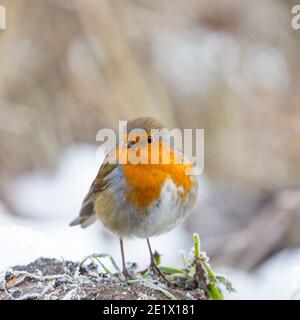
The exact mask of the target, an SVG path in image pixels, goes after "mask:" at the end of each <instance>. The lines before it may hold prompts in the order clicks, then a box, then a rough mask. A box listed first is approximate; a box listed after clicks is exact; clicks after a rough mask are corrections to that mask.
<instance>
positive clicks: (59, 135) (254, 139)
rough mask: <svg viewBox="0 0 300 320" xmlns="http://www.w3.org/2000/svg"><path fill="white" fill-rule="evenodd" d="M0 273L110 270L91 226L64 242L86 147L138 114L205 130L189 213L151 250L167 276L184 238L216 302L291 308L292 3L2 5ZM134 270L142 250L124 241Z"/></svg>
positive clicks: (107, 245)
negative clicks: (214, 286) (44, 263)
mask: <svg viewBox="0 0 300 320" xmlns="http://www.w3.org/2000/svg"><path fill="white" fill-rule="evenodd" d="M1 4H2V5H4V6H5V8H6V12H7V29H6V30H0V268H1V269H3V268H6V267H9V266H11V265H14V264H20V263H28V262H30V261H32V260H33V259H35V258H38V257H39V256H54V257H63V258H65V259H68V258H71V259H76V260H79V259H81V258H83V256H85V255H87V254H89V253H93V252H105V251H106V252H109V253H111V254H112V255H114V256H115V257H116V258H117V259H119V250H118V241H117V239H116V238H115V237H114V236H113V235H111V234H110V233H108V232H107V231H105V230H104V229H103V228H102V227H101V225H100V224H97V225H95V226H93V227H91V228H90V229H88V230H84V231H83V230H80V229H79V228H78V229H76V228H73V229H71V228H69V227H68V222H69V221H70V220H71V219H72V218H73V217H74V216H76V214H77V213H78V210H79V208H80V204H81V201H82V199H83V197H84V195H85V193H86V191H87V190H88V187H89V184H90V183H91V181H92V179H93V177H94V175H95V174H96V172H97V168H98V167H99V165H100V164H101V158H102V157H103V155H101V150H100V152H99V151H98V153H97V154H98V157H97V158H96V150H97V147H98V145H97V143H96V133H97V131H98V130H99V129H101V128H107V127H109V128H117V126H118V120H126V119H130V118H133V117H137V116H141V115H143V116H145V115H151V116H155V117H158V118H160V119H161V120H163V121H164V122H165V123H167V124H168V125H169V126H170V127H178V128H204V129H205V170H204V174H203V175H202V177H201V188H200V193H199V203H198V205H197V206H196V208H195V209H194V212H193V215H191V216H190V217H189V218H188V219H187V220H186V222H185V224H184V225H183V226H180V227H178V228H177V229H176V230H174V231H172V232H171V233H169V234H168V235H165V236H163V237H159V238H157V239H154V242H153V243H154V247H155V248H156V249H157V250H158V251H160V252H161V253H162V255H163V257H162V260H163V262H164V263H165V264H173V265H178V264H179V263H180V259H179V254H178V250H179V249H183V250H189V248H190V247H191V246H192V233H193V232H198V233H199V234H200V236H201V239H202V248H203V249H204V250H205V251H207V254H208V255H209V256H210V257H211V262H212V264H213V266H214V267H215V268H216V269H217V270H220V271H224V272H225V273H227V274H229V275H230V276H231V278H232V281H233V283H234V286H235V287H236V289H237V290H238V292H237V293H236V294H234V295H231V296H229V297H228V298H247V299H252V298H274V299H279V298H284V299H296V298H299V296H300V294H299V291H300V289H299V288H300V232H299V230H300V106H299V101H300V41H299V40H300V39H299V37H300V31H296V30H293V29H292V27H291V18H292V14H291V8H292V6H293V5H294V4H296V3H295V2H294V1H272V0H263V1H261V0H254V1H247V2H246V1H238V0H224V1H217V0H210V1H204V0H185V1H179V0H161V1H150V0H122V1H117V0H110V1H109V0H101V1H100V0H98V1H96V0H85V1H83V0H26V1H25V0H9V1H8V0H6V1H5V0H1ZM126 249H127V250H126V251H127V257H128V259H129V260H131V261H138V263H139V266H140V267H142V266H143V265H145V264H146V263H147V262H148V260H147V259H148V253H147V248H146V243H145V242H144V241H142V240H135V239H132V240H128V241H127V243H126Z"/></svg>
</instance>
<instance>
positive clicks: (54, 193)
mask: <svg viewBox="0 0 300 320" xmlns="http://www.w3.org/2000/svg"><path fill="white" fill-rule="evenodd" d="M102 160H103V152H101V150H100V151H98V152H97V157H96V148H95V147H94V146H86V145H82V146H74V147H72V148H70V149H68V150H67V151H66V152H65V153H64V154H63V155H62V157H61V159H60V161H59V165H58V167H57V170H56V173H55V174H54V175H50V174H49V173H46V172H44V173H36V174H31V175H28V176H23V177H21V178H19V179H18V180H16V181H15V182H14V184H13V185H11V186H10V188H9V194H11V195H13V201H14V203H15V205H16V209H17V212H18V214H19V215H20V216H21V217H14V216H13V215H11V214H9V213H8V212H7V211H6V209H5V208H4V207H3V206H2V205H1V203H0V243H1V247H0V269H1V270H2V269H4V268H7V267H9V266H12V265H15V264H26V263H28V262H31V261H33V260H34V259H36V258H39V257H40V256H45V257H56V258H64V259H72V260H81V259H82V258H83V257H85V256H86V255H89V254H92V253H96V252H99V253H109V254H111V255H112V256H114V257H115V258H116V260H117V261H118V262H119V263H120V252H119V243H118V239H117V238H116V237H115V236H113V235H112V234H110V233H109V232H107V231H106V230H104V229H103V227H102V226H101V224H100V223H96V224H94V225H93V226H91V227H90V228H88V229H85V230H83V229H81V228H79V227H73V228H70V227H69V226H68V224H69V222H70V221H71V220H72V219H73V218H74V217H75V216H76V215H77V214H78V210H79V208H80V205H81V202H82V199H83V197H84V195H85V193H86V192H87V190H88V188H89V186H90V183H91V181H92V179H93V178H94V177H95V175H96V173H97V171H98V168H99V165H100V163H101V161H102ZM152 246H153V247H154V248H155V249H157V250H158V251H159V252H160V253H162V255H163V256H162V261H163V263H164V264H165V265H174V266H176V265H177V266H178V265H179V264H180V257H179V254H176V253H177V252H178V251H179V250H180V249H183V250H186V251H188V250H189V248H190V247H191V246H192V239H191V236H190V235H187V234H186V232H185V230H184V228H183V227H182V226H179V227H177V228H176V229H175V230H173V231H172V232H170V233H168V234H166V235H163V236H160V237H158V238H154V239H152ZM125 250H126V258H127V260H128V261H136V262H138V264H139V268H143V267H145V266H146V264H147V262H148V259H149V255H148V251H147V246H146V242H145V241H143V240H140V239H129V240H126V242H125ZM174 253H175V254H174ZM218 271H220V272H222V273H225V274H227V275H229V276H230V278H231V280H232V282H233V284H234V286H235V287H236V289H237V291H238V292H237V293H236V294H231V295H228V296H227V298H228V299H254V298H256V299H257V298H258V299H260V298H261V299H263V298H267V299H291V298H294V299H295V298H298V299H299V298H300V292H297V288H300V250H290V251H285V252H282V253H280V254H278V255H277V256H275V257H273V258H271V259H270V260H269V261H267V262H266V263H265V264H264V265H263V266H262V267H261V268H260V269H259V270H258V271H257V272H255V273H254V274H251V275H250V274H247V273H243V272H239V271H237V270H232V269H228V268H225V267H224V268H221V269H220V270H218Z"/></svg>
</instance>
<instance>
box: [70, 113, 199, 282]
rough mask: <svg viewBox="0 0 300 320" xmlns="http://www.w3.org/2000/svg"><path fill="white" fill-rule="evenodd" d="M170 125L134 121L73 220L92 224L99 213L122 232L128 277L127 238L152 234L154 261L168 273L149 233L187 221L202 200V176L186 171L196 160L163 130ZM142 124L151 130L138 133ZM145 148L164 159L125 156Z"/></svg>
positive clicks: (155, 268) (111, 227)
mask: <svg viewBox="0 0 300 320" xmlns="http://www.w3.org/2000/svg"><path fill="white" fill-rule="evenodd" d="M164 129H166V126H164V125H163V124H162V123H161V122H160V121H159V120H157V119H155V118H151V117H141V118H136V119H133V120H130V121H128V124H127V132H126V133H125V135H124V139H123V140H122V142H121V143H119V144H118V145H116V147H115V148H113V149H112V150H110V151H109V152H108V154H107V155H106V157H105V159H104V162H103V164H102V165H101V167H100V169H99V172H98V174H97V176H96V178H95V180H94V181H93V183H92V185H91V187H90V190H89V192H88V194H87V195H86V197H85V198H84V200H83V204H82V207H81V210H80V213H79V216H78V217H77V218H76V219H75V220H74V221H72V222H71V223H70V225H71V226H75V225H80V226H81V227H82V228H86V227H88V226H89V225H91V224H92V223H94V222H95V221H96V220H97V218H98V219H99V220H100V221H101V222H102V224H103V225H104V226H105V227H106V228H107V229H108V230H110V231H111V232H113V233H114V234H116V235H118V236H119V238H120V248H121V256H122V266H123V274H124V276H125V277H126V278H131V276H130V274H129V272H128V270H127V269H126V264H125V255H124V247H123V238H125V237H132V236H134V237H138V238H143V239H146V240H147V244H148V248H149V252H150V258H151V260H150V266H151V268H152V270H153V271H155V272H156V273H158V274H159V275H162V273H161V272H160V269H159V268H158V266H157V265H156V263H155V258H154V254H153V252H152V249H151V245H150V241H149V238H150V237H152V236H157V235H160V234H163V233H166V232H168V231H170V230H171V229H173V228H174V227H175V226H176V225H177V224H178V223H180V222H182V221H183V220H184V219H185V218H186V217H187V215H188V214H189V213H190V211H191V208H192V207H193V205H194V203H195V201H196V197H197V191H198V182H197V178H196V176H192V175H187V174H186V169H187V168H189V167H191V163H190V162H189V161H188V160H187V159H184V157H183V155H182V153H181V152H180V151H179V150H175V148H174V147H173V146H172V144H171V143H170V139H167V137H166V136H164V135H163V134H159V133H160V132H163V130H164ZM138 130H142V131H143V132H145V133H146V134H145V135H134V134H133V133H135V132H138ZM153 132H154V133H153ZM154 146H155V147H154ZM143 151H147V152H145V154H146V155H147V156H146V157H147V159H148V160H149V159H152V158H151V153H152V156H153V155H155V156H157V155H158V158H159V161H158V162H157V163H151V161H146V162H143V161H140V162H137V163H136V162H134V161H128V162H126V161H120V157H121V156H123V157H124V155H125V156H126V157H127V158H131V159H132V158H134V156H136V155H141V154H142V153H143ZM155 153H156V154H155ZM113 155H116V161H115V162H113V161H111V159H112V157H113ZM165 155H168V156H169V161H167V162H166V163H165V162H163V161H162V159H163V158H164V156H165ZM144 160H145V159H144ZM180 160H183V161H180ZM142 162H143V163H142Z"/></svg>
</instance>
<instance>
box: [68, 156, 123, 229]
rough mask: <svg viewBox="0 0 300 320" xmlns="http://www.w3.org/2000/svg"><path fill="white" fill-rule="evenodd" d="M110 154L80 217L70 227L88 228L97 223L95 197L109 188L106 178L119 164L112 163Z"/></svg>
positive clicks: (89, 193) (91, 188) (82, 208)
mask: <svg viewBox="0 0 300 320" xmlns="http://www.w3.org/2000/svg"><path fill="white" fill-rule="evenodd" d="M109 157H111V153H109V154H108V155H107V156H106V158H105V159H104V162H103V164H102V165H101V167H100V169H99V172H98V174H97V176H96V178H95V180H94V181H93V183H92V185H91V187H90V190H89V192H88V194H87V195H86V196H85V198H84V200H83V203H82V206H81V209H80V212H79V216H78V217H77V218H76V219H75V220H73V221H72V222H71V223H70V226H76V225H80V226H81V227H82V228H86V227H88V226H89V225H91V224H92V223H94V222H95V221H96V214H95V211H94V197H95V195H96V194H97V193H99V192H102V191H103V190H105V189H106V188H107V186H108V183H109V181H108V179H106V177H107V176H108V175H109V174H110V173H111V172H112V171H113V170H115V169H116V168H117V166H118V164H112V163H110V162H109V161H108V160H109Z"/></svg>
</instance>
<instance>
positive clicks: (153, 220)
mask: <svg viewBox="0 0 300 320" xmlns="http://www.w3.org/2000/svg"><path fill="white" fill-rule="evenodd" d="M196 189H197V188H194V189H192V190H191V191H190V192H189V193H188V194H187V195H186V196H185V197H183V196H182V194H183V192H184V191H183V189H182V187H177V186H176V185H175V184H174V182H173V181H172V180H171V179H169V180H167V181H166V182H165V184H164V186H163V188H162V190H161V194H160V200H158V201H156V202H154V203H153V204H151V205H150V207H149V209H148V214H147V216H146V217H145V218H144V219H143V220H142V221H141V223H140V224H139V225H138V226H137V228H135V230H134V233H135V234H134V235H135V236H136V237H139V238H148V237H151V236H156V235H160V234H162V233H165V232H167V231H169V230H171V229H173V228H175V227H176V225H177V224H178V223H180V222H182V221H183V220H184V219H185V218H186V217H187V215H188V214H189V213H190V209H191V208H192V206H193V204H194V202H195V199H196V193H197V190H196Z"/></svg>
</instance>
